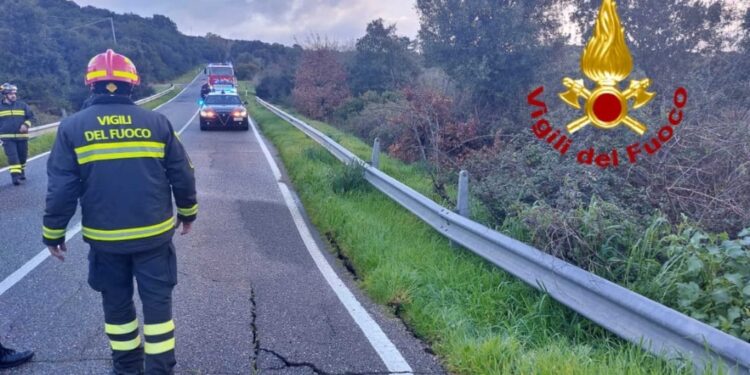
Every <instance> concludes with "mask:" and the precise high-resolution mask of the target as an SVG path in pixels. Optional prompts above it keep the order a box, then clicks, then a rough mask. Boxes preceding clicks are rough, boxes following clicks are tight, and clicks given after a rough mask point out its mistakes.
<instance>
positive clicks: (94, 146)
mask: <svg viewBox="0 0 750 375" xmlns="http://www.w3.org/2000/svg"><path fill="white" fill-rule="evenodd" d="M130 147H148V148H164V143H161V142H112V143H94V144H91V145H87V146H82V147H76V149H75V152H76V154H78V155H80V154H83V153H86V152H89V151H94V150H111V149H118V148H130Z"/></svg>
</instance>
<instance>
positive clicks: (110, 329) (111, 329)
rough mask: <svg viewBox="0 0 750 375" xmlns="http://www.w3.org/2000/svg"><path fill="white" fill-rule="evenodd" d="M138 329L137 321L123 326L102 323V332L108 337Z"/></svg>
mask: <svg viewBox="0 0 750 375" xmlns="http://www.w3.org/2000/svg"><path fill="white" fill-rule="evenodd" d="M136 329H138V319H136V320H134V321H132V322H130V323H125V324H109V323H104V332H106V333H108V334H110V335H124V334H126V333H131V332H133V331H135V330H136Z"/></svg>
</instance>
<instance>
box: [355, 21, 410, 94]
mask: <svg viewBox="0 0 750 375" xmlns="http://www.w3.org/2000/svg"><path fill="white" fill-rule="evenodd" d="M383 22H384V21H383V19H382V18H380V19H377V20H374V21H372V22H370V23H369V24H368V25H367V34H366V35H365V36H363V37H362V38H360V39H358V40H357V45H356V46H357V52H356V55H355V57H354V61H353V64H352V66H351V67H350V68H349V72H350V75H349V82H350V85H351V88H352V92H353V93H354V94H355V95H360V94H362V93H364V92H366V91H377V92H383V91H388V90H395V89H397V88H399V87H401V86H402V85H404V84H405V83H407V82H409V81H411V80H412V79H413V78H414V76H415V75H416V74H417V73H418V72H419V66H418V64H417V61H416V56H415V53H414V52H413V51H411V50H410V45H411V41H410V40H409V38H407V37H399V36H398V35H396V25H389V26H387V27H386V26H385V25H384V24H383Z"/></svg>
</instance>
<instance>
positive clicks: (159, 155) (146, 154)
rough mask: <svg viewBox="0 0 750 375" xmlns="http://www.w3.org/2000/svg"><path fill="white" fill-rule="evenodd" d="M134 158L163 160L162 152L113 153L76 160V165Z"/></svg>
mask: <svg viewBox="0 0 750 375" xmlns="http://www.w3.org/2000/svg"><path fill="white" fill-rule="evenodd" d="M134 158H156V159H161V158H164V152H153V151H137V152H114V153H109V154H98V155H91V156H89V157H86V158H82V159H78V164H86V163H90V162H92V161H101V160H117V159H134Z"/></svg>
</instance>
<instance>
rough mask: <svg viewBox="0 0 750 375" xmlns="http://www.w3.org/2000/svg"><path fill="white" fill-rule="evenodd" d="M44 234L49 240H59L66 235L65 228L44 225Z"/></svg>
mask: <svg viewBox="0 0 750 375" xmlns="http://www.w3.org/2000/svg"><path fill="white" fill-rule="evenodd" d="M42 235H43V236H44V238H46V239H48V240H59V239H60V238H63V237H65V229H50V228H47V227H45V226H42Z"/></svg>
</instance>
